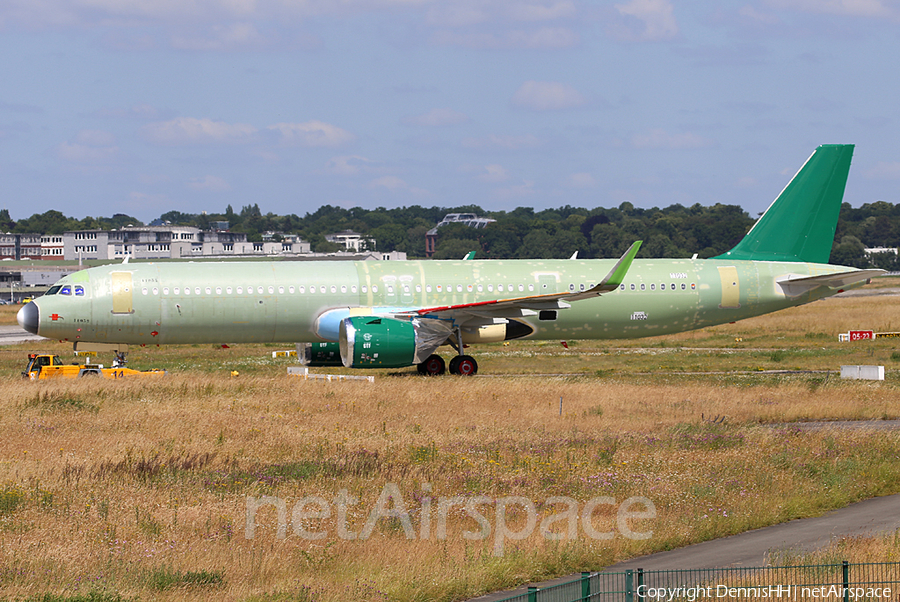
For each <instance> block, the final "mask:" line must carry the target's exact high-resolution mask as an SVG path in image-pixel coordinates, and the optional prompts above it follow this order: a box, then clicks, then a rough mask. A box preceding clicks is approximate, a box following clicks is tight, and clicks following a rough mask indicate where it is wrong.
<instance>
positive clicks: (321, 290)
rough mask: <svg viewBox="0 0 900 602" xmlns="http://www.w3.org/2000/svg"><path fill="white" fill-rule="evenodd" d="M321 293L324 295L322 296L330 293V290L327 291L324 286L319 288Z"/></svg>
mask: <svg viewBox="0 0 900 602" xmlns="http://www.w3.org/2000/svg"><path fill="white" fill-rule="evenodd" d="M319 292H320V293H322V294H323V295H324V294H325V293H327V292H328V289H326V288H325V287H324V286H320V287H319Z"/></svg>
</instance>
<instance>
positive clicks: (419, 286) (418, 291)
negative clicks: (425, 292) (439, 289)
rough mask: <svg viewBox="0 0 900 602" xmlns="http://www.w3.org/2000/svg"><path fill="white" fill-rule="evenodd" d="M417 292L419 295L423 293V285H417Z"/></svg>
mask: <svg viewBox="0 0 900 602" xmlns="http://www.w3.org/2000/svg"><path fill="white" fill-rule="evenodd" d="M416 292H417V293H421V292H422V285H421V284H417V285H416Z"/></svg>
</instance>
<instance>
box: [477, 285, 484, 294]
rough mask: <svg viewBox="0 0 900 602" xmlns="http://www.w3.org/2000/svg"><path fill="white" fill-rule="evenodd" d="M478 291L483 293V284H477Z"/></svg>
mask: <svg viewBox="0 0 900 602" xmlns="http://www.w3.org/2000/svg"><path fill="white" fill-rule="evenodd" d="M478 292H479V293H483V292H484V285H483V284H479V285H478Z"/></svg>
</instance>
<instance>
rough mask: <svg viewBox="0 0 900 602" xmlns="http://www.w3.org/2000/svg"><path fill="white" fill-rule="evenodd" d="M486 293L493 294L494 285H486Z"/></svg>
mask: <svg viewBox="0 0 900 602" xmlns="http://www.w3.org/2000/svg"><path fill="white" fill-rule="evenodd" d="M488 292H489V293H493V292H494V285H493V284H489V285H488Z"/></svg>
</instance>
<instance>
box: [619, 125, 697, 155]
mask: <svg viewBox="0 0 900 602" xmlns="http://www.w3.org/2000/svg"><path fill="white" fill-rule="evenodd" d="M713 144H714V142H713V141H712V140H710V139H709V138H703V137H702V136H698V135H697V134H694V133H692V132H683V133H681V134H670V133H668V132H666V131H665V130H661V129H655V130H650V131H649V132H646V133H643V134H635V135H634V136H632V138H631V146H632V147H634V148H642V149H670V150H682V149H694V148H706V147H710V146H713Z"/></svg>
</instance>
